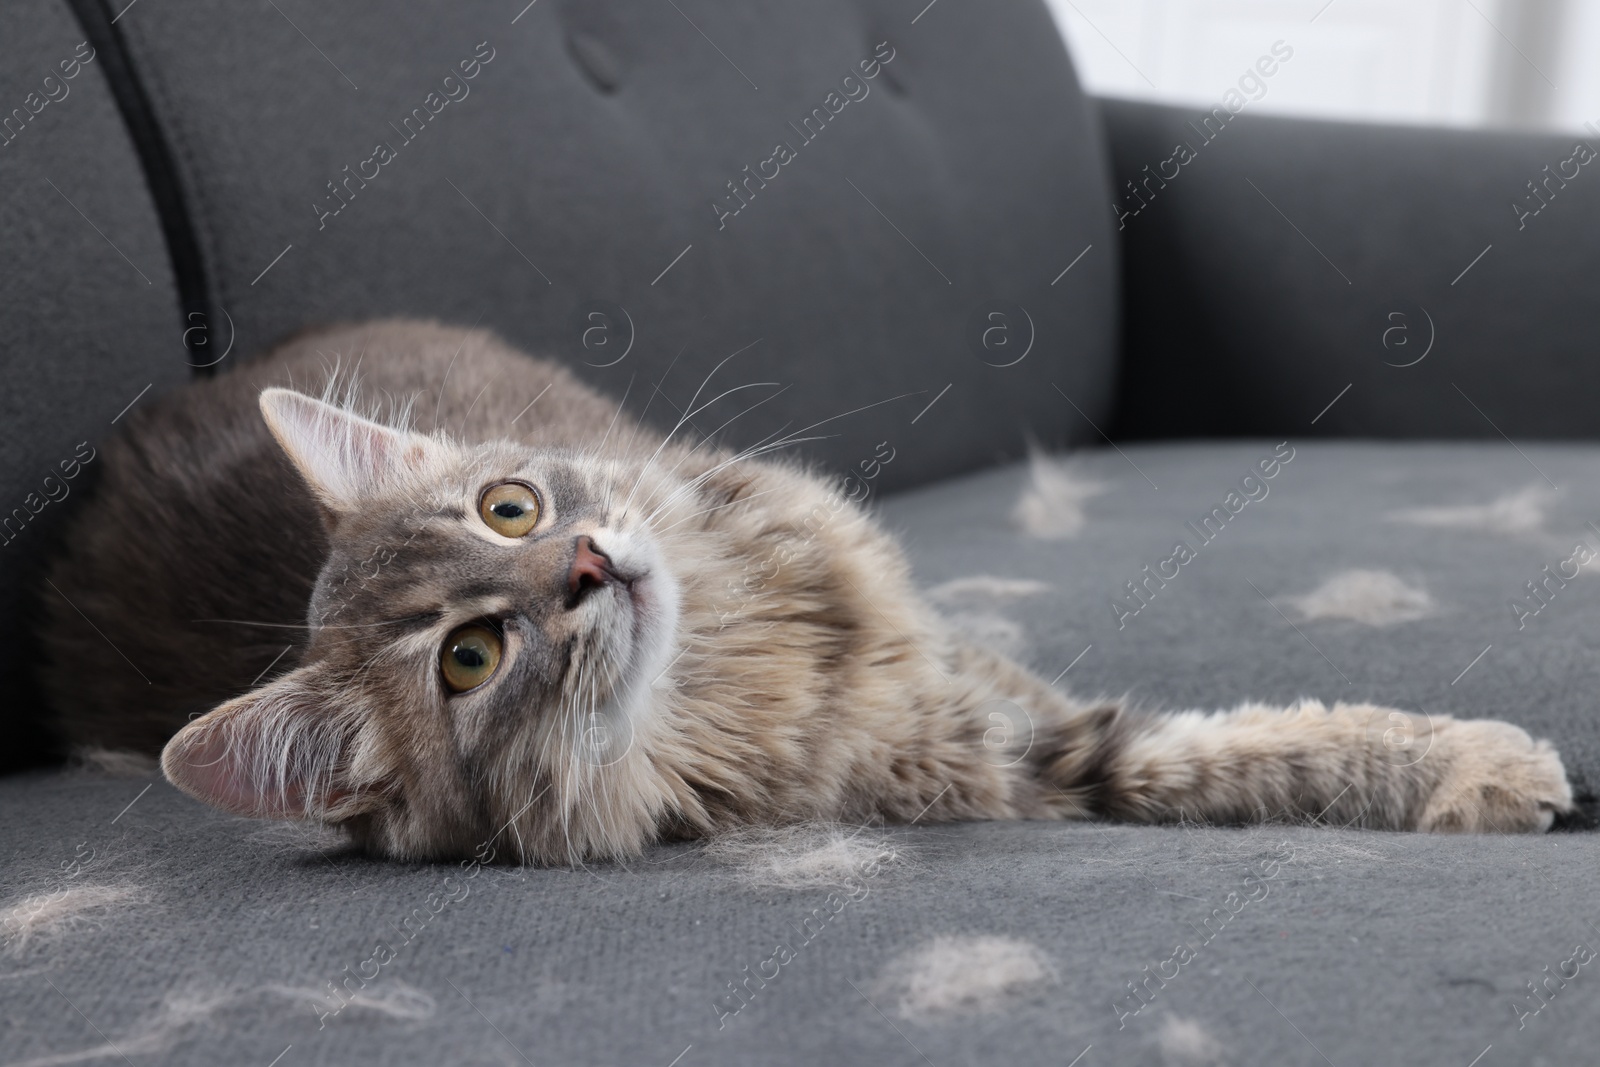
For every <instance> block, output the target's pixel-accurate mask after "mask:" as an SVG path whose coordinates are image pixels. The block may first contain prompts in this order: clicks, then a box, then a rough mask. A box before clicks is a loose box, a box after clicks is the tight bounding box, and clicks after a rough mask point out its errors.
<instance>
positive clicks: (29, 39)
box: [0, 0, 190, 770]
mask: <svg viewBox="0 0 1600 1067" xmlns="http://www.w3.org/2000/svg"><path fill="white" fill-rule="evenodd" d="M106 62H107V60H106V57H105V56H103V55H101V54H100V53H98V52H97V51H96V49H95V48H94V47H93V46H92V45H90V44H89V43H88V42H87V41H86V39H85V34H84V32H83V31H82V30H81V29H80V28H79V26H78V25H77V23H76V22H75V21H74V19H73V17H72V13H71V12H70V11H69V10H68V9H67V7H66V6H65V5H64V4H63V3H60V2H59V0H16V2H13V3H7V4H6V5H4V7H3V8H0V245H3V246H4V248H5V265H4V267H3V268H0V277H3V280H4V287H5V305H4V311H3V312H0V374H3V376H4V381H5V388H4V389H3V390H0V679H4V684H5V686H6V690H7V692H8V694H9V699H7V700H6V701H5V710H4V711H3V712H0V770H5V769H8V768H11V767H14V766H17V765H19V764H24V763H27V762H30V761H35V760H37V759H39V758H40V756H41V754H42V747H43V738H42V737H41V736H40V734H39V730H38V727H37V724H36V721H35V720H36V718H37V716H36V714H34V712H35V711H36V709H37V708H38V706H39V701H38V698H37V696H35V695H33V690H32V684H33V678H32V676H31V672H32V669H33V663H34V660H35V658H36V653H35V651H34V643H33V638H32V631H33V620H34V619H35V618H36V617H37V613H36V609H35V606H34V605H35V603H36V601H35V597H36V596H38V595H41V594H42V595H52V596H53V595H55V594H54V593H52V592H51V591H50V590H49V589H47V588H43V587H42V586H41V585H40V583H39V579H38V575H39V572H40V569H41V562H42V560H43V559H44V557H45V555H46V554H47V553H48V552H49V550H50V548H51V545H52V542H53V539H54V538H55V537H57V536H58V535H59V532H60V530H61V518H62V516H63V515H64V514H65V513H66V512H67V510H68V509H70V508H73V507H77V506H78V505H79V504H80V503H81V501H82V500H83V499H84V497H85V496H86V494H87V488H88V486H89V485H90V484H92V482H93V480H94V478H95V475H96V473H97V472H96V468H95V464H94V459H93V457H94V455H95V445H96V444H97V443H99V442H100V441H102V440H103V439H104V438H105V436H106V435H107V434H109V433H111V432H112V431H113V430H114V428H115V427H114V422H115V420H116V419H117V418H118V417H119V416H120V415H121V414H122V412H123V411H124V410H125V409H126V408H127V407H128V406H129V405H130V404H132V403H133V402H134V401H135V400H137V399H140V398H141V397H142V398H144V399H148V398H149V397H151V396H154V395H157V394H159V393H160V392H162V391H164V390H166V389H168V388H170V387H171V386H173V385H175V384H176V383H178V382H181V381H183V380H184V379H185V378H186V377H187V376H188V374H189V373H190V372H189V369H188V367H186V366H185V362H186V361H187V360H189V359H190V357H189V356H188V355H187V354H186V351H185V347H184V337H183V334H184V330H185V328H186V324H185V323H184V322H183V320H182V317H181V315H180V314H179V310H178V300H177V295H176V290H175V288H174V284H173V279H172V271H171V267H170V264H169V261H168V258H167V250H166V247H165V245H164V243H163V241H162V235H161V225H160V222H159V220H158V218H157V215H156V212H155V209H154V206H153V203H152V201H151V197H150V192H149V190H148V189H147V188H146V186H145V184H144V181H143V180H142V178H141V172H140V166H139V161H138V158H137V156H136V154H135V152H134V148H133V145H132V144H131V143H130V141H129V139H128V135H127V132H126V128H125V127H124V125H123V121H122V117H121V116H120V115H119V114H118V113H117V107H116V104H115V103H114V101H113V99H112V96H111V94H110V92H109V90H108V86H107V82H106V77H105V68H106ZM146 390H149V391H148V392H147V391H146Z"/></svg>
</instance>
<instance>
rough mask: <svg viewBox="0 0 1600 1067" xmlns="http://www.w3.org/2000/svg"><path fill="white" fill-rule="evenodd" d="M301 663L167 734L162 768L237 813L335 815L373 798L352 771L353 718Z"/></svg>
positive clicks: (193, 792) (194, 793)
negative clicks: (330, 702) (329, 700)
mask: <svg viewBox="0 0 1600 1067" xmlns="http://www.w3.org/2000/svg"><path fill="white" fill-rule="evenodd" d="M306 670H307V668H301V669H300V670H297V671H293V672H291V673H289V674H287V675H285V676H284V677H282V678H280V679H278V680H277V681H275V682H273V683H272V684H270V685H267V686H263V687H262V688H260V689H257V690H255V691H254V692H251V693H246V694H245V695H244V696H242V697H237V698H235V699H233V700H230V701H228V702H227V703H226V704H223V705H222V706H220V707H218V708H216V709H214V710H212V711H210V712H207V713H206V714H205V715H202V716H201V717H200V718H198V719H196V720H194V721H193V722H191V723H189V724H188V725H187V726H185V727H184V728H183V729H182V730H179V731H178V733H177V734H176V735H175V736H174V737H173V738H172V740H170V741H168V742H167V747H166V748H165V749H163V750H162V753H161V770H162V773H164V774H165V775H166V776H167V780H168V781H169V782H171V783H172V784H173V785H175V786H177V787H178V788H179V789H181V790H183V791H184V792H185V793H188V794H189V795H190V796H192V797H194V798H195V799H197V800H203V801H205V802H206V803H207V804H210V805H212V806H214V807H218V808H221V809H223V810H224V811H229V812H232V813H234V814H235V815H251V816H256V817H258V818H267V819H338V818H343V817H347V816H349V815H353V814H357V813H358V812H359V811H361V810H364V809H365V808H367V807H368V806H370V803H371V801H372V799H373V798H372V797H371V796H366V797H362V796H359V795H358V794H359V793H360V790H358V789H357V788H356V786H355V784H354V783H353V782H352V781H351V778H350V759H351V756H352V755H353V748H354V741H355V729H354V722H353V720H352V719H351V718H349V717H348V716H347V715H345V714H342V713H341V712H340V710H339V709H337V708H333V707H329V706H327V704H326V703H325V701H324V698H322V697H320V696H319V695H318V694H317V693H316V691H315V690H314V689H313V688H311V687H310V686H308V685H307V684H306V682H307V679H308V676H307V674H306Z"/></svg>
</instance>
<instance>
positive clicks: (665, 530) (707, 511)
mask: <svg viewBox="0 0 1600 1067" xmlns="http://www.w3.org/2000/svg"><path fill="white" fill-rule="evenodd" d="M781 488H783V487H782V486H778V487H776V488H773V489H763V490H761V492H759V493H751V494H750V495H749V496H742V497H740V498H739V499H738V500H730V501H728V502H727V503H726V504H718V505H717V506H716V507H712V508H706V509H705V510H704V511H696V512H693V513H692V514H689V515H685V516H684V517H683V518H681V519H679V520H678V521H677V522H675V523H673V524H672V525H671V526H666V527H663V528H662V529H659V530H656V531H655V532H656V534H657V535H658V536H659V535H662V534H666V533H669V532H670V531H672V530H676V529H677V528H678V527H679V526H682V525H683V524H684V523H686V522H688V521H689V520H690V519H695V518H699V517H700V516H701V515H709V514H711V513H712V512H713V511H721V510H722V509H723V508H731V507H733V506H734V505H735V504H745V503H748V502H749V501H752V500H754V499H755V498H756V497H759V496H766V495H767V494H768V493H776V492H777V491H778V490H779V489H781Z"/></svg>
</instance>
